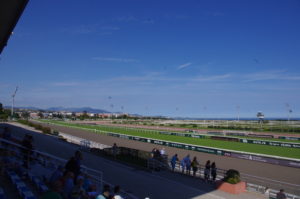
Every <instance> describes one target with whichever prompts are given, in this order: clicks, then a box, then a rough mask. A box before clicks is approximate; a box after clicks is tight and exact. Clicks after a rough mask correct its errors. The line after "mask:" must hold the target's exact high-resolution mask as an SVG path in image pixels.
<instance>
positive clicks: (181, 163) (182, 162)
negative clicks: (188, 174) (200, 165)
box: [180, 158, 185, 173]
mask: <svg viewBox="0 0 300 199" xmlns="http://www.w3.org/2000/svg"><path fill="white" fill-rule="evenodd" d="M180 166H181V172H182V173H184V170H185V161H184V158H183V159H182V160H181V161H180Z"/></svg>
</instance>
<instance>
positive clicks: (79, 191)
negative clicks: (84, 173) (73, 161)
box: [70, 178, 88, 199]
mask: <svg viewBox="0 0 300 199" xmlns="http://www.w3.org/2000/svg"><path fill="white" fill-rule="evenodd" d="M70 198H71V199H84V198H88V195H87V194H86V192H85V190H84V189H83V178H78V179H77V181H76V185H75V186H74V187H73V189H72V191H71V197H70Z"/></svg>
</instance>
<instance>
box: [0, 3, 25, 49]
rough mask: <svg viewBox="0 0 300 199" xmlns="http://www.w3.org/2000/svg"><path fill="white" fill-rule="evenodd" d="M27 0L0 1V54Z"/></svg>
mask: <svg viewBox="0 0 300 199" xmlns="http://www.w3.org/2000/svg"><path fill="white" fill-rule="evenodd" d="M28 1H29V0H1V1H0V54H1V53H2V51H3V48H4V47H5V46H6V45H7V41H8V39H9V37H10V35H11V34H12V32H13V29H14V28H15V26H16V24H17V22H18V20H19V18H20V17H21V15H22V13H23V10H24V8H25V7H26V5H27V3H28Z"/></svg>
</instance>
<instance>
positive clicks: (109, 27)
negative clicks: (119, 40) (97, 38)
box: [101, 26, 120, 31]
mask: <svg viewBox="0 0 300 199" xmlns="http://www.w3.org/2000/svg"><path fill="white" fill-rule="evenodd" d="M101 30H112V31H113V30H120V28H119V27H117V26H102V27H101Z"/></svg>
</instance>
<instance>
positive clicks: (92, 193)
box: [87, 184, 98, 199]
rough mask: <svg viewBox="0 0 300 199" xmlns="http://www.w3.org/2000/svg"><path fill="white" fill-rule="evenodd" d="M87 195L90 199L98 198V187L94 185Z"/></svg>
mask: <svg viewBox="0 0 300 199" xmlns="http://www.w3.org/2000/svg"><path fill="white" fill-rule="evenodd" d="M87 195H88V196H89V198H90V199H96V197H97V196H98V192H97V186H96V185H95V184H92V185H91V186H90V188H89V190H88V192H87Z"/></svg>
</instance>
